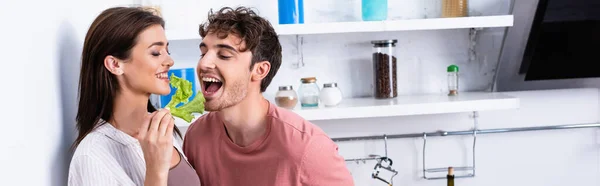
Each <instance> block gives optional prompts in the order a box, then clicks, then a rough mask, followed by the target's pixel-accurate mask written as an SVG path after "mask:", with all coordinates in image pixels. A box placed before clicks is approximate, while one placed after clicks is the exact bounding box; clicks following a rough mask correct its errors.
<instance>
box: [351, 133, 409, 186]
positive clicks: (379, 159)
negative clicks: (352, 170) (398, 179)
mask: <svg viewBox="0 0 600 186" xmlns="http://www.w3.org/2000/svg"><path fill="white" fill-rule="evenodd" d="M383 142H384V149H385V151H384V153H385V155H384V156H380V155H376V154H370V155H369V157H367V158H356V159H346V160H345V161H354V162H356V164H359V163H360V161H362V162H363V163H366V162H367V161H368V160H377V163H376V164H375V167H373V173H371V178H373V179H376V180H379V181H382V182H384V183H386V184H388V185H390V186H391V185H393V183H394V177H395V176H396V175H398V171H396V170H394V169H393V168H392V164H393V161H392V159H390V158H389V157H388V150H387V148H388V145H387V135H385V134H384V135H383ZM384 163H387V165H385V164H384ZM382 169H383V170H386V171H389V172H392V176H391V178H390V179H389V180H386V179H384V178H382V177H380V176H379V173H380V170H382Z"/></svg>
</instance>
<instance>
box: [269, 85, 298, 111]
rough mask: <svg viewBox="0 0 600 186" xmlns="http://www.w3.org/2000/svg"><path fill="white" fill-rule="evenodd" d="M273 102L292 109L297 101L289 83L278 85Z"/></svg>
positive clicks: (296, 96)
mask: <svg viewBox="0 0 600 186" xmlns="http://www.w3.org/2000/svg"><path fill="white" fill-rule="evenodd" d="M275 103H276V104H277V106H279V107H283V108H287V109H293V108H294V107H296V104H297V103H298V95H296V91H294V88H293V87H292V86H291V85H287V86H279V91H277V94H275Z"/></svg>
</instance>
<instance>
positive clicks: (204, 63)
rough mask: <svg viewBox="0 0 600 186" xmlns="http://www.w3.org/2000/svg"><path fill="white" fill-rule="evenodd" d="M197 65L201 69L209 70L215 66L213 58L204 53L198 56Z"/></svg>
mask: <svg viewBox="0 0 600 186" xmlns="http://www.w3.org/2000/svg"><path fill="white" fill-rule="evenodd" d="M198 67H199V68H200V69H202V70H209V69H214V68H215V63H214V60H212V59H211V58H210V56H208V55H205V56H203V57H201V58H200V60H199V61H198Z"/></svg>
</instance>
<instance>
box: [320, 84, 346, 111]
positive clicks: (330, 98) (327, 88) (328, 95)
mask: <svg viewBox="0 0 600 186" xmlns="http://www.w3.org/2000/svg"><path fill="white" fill-rule="evenodd" d="M319 99H320V100H321V103H323V105H325V106H328V107H330V106H336V105H338V104H340V102H342V91H341V90H340V89H339V88H338V87H337V83H325V84H323V89H321V93H320V94H319Z"/></svg>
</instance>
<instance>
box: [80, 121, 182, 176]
mask: <svg viewBox="0 0 600 186" xmlns="http://www.w3.org/2000/svg"><path fill="white" fill-rule="evenodd" d="M100 123H104V122H103V121H100ZM174 136H175V135H174ZM178 139H179V138H177V137H174V139H173V145H174V146H175V148H176V149H177V151H179V153H181V154H183V151H182V150H181V145H180V144H181V142H180V141H179V140H178ZM182 161H187V159H186V158H185V156H184V159H182ZM145 176H146V163H145V160H144V153H143V151H142V147H141V146H140V143H139V141H138V140H137V139H135V138H134V137H132V136H130V135H128V134H126V133H124V132H123V131H120V130H118V129H116V128H115V127H114V126H112V125H111V124H109V123H104V124H102V125H100V126H99V127H97V128H96V129H94V130H93V131H92V132H91V133H89V134H88V135H87V136H86V137H85V138H84V139H83V140H82V141H81V143H80V144H79V145H78V146H77V149H76V150H75V153H74V154H73V158H72V159H71V165H70V166H69V178H68V184H69V186H96V185H98V186H100V185H102V186H108V185H123V186H138V185H144V179H145Z"/></svg>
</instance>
